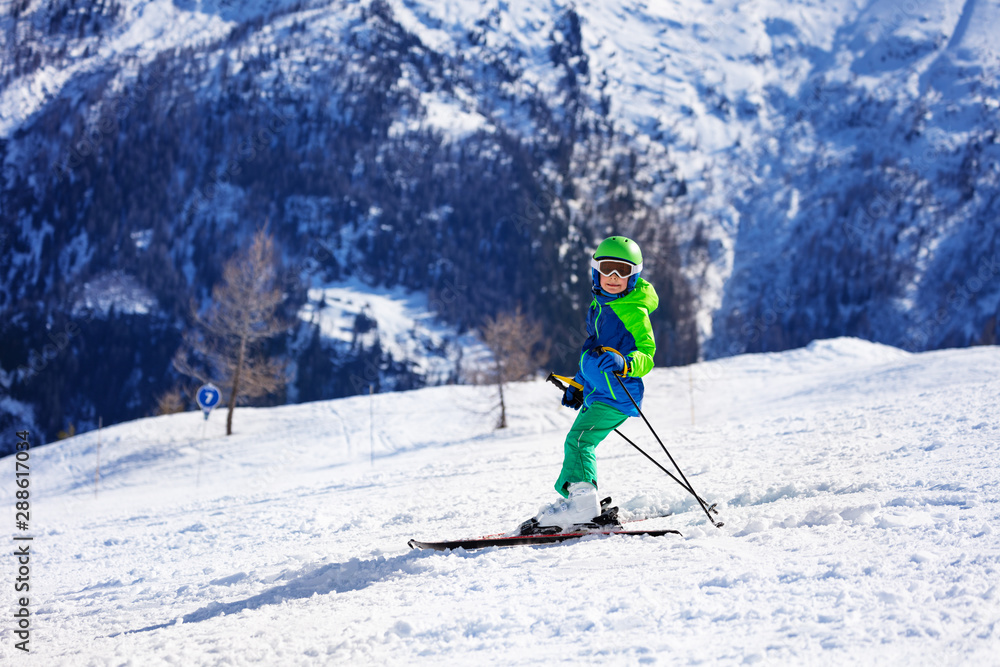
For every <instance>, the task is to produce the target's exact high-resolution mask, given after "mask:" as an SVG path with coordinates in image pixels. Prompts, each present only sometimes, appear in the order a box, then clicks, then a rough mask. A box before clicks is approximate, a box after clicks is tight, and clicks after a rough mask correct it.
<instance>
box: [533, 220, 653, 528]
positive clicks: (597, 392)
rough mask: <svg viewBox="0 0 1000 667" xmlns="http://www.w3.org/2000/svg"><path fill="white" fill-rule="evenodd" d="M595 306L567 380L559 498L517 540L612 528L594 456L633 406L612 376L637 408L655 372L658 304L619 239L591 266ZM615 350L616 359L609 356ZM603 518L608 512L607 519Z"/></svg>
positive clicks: (632, 250)
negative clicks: (568, 420)
mask: <svg viewBox="0 0 1000 667" xmlns="http://www.w3.org/2000/svg"><path fill="white" fill-rule="evenodd" d="M590 266H591V277H592V281H593V287H592V291H593V293H594V299H593V301H592V302H591V304H590V310H589V311H588V312H587V334H588V338H587V341H586V342H585V343H584V344H583V353H582V354H581V355H580V369H579V370H578V371H577V373H576V376H575V377H574V378H573V379H574V381H575V382H576V383H577V384H580V385H582V386H583V389H582V390H580V389H577V388H576V387H573V386H572V385H571V386H569V387H568V388H567V389H566V392H565V394H564V395H563V399H562V403H563V405H565V406H567V407H571V408H573V409H576V410H579V411H580V414H579V415H577V418H576V421H575V422H574V423H573V426H572V428H570V430H569V433H568V434H567V435H566V441H565V443H564V445H563V465H562V471H561V472H560V473H559V478H558V479H557V480H556V484H555V487H556V491H558V492H559V494H560V496H561V497H560V498H559V499H558V500H557V501H556V502H554V503H552V504H550V505H546V506H545V507H542V509H541V510H540V511H539V513H538V514H537V515H536V516H535V517H534V518H532V519H529V520H528V521H525V522H524V523H523V524H521V526H520V527H519V528H518V530H517V531H516V533H517V534H521V535H526V534H533V533H548V532H565V531H567V530H571V529H572V528H573V527H574V526H578V525H587V526H593V525H596V524H604V525H606V524H608V523H617V519H616V518H615V515H614V514H611V515H610V516H609V517H604V516H602V515H601V505H600V501H599V500H598V497H597V466H596V457H595V455H594V450H595V449H596V448H597V445H598V444H600V442H601V441H602V440H604V438H605V437H606V436H607V435H608V434H609V433H610V432H611V431H613V430H614V429H616V428H618V427H619V426H621V425H622V424H623V423H624V422H625V420H626V419H628V418H629V417H630V416H636V415H638V411H637V410H636V406H635V405H633V404H632V401H631V399H629V397H628V395H627V394H626V393H625V392H624V391H622V386H621V384H619V381H618V379H616V378H613V377H612V374H615V375H618V376H619V377H620V378H621V379H622V382H624V384H625V387H627V388H628V391H629V393H631V395H632V398H634V399H635V401H636V403H638V404H639V405H640V406H641V405H642V391H643V386H642V380H641V379H639V378H641V377H642V376H643V375H646V374H647V373H649V371H650V370H652V368H653V354H654V353H655V352H656V343H655V342H654V341H653V329H652V327H651V325H650V323H649V314H650V313H652V312H653V311H654V310H656V307H657V305H659V298H658V297H657V296H656V291H655V290H654V289H653V286H652V285H651V284H649V283H648V282H647V281H645V280H643V279H642V278H641V277H640V274H641V273H642V253H641V252H640V251H639V246H638V245H637V244H636V243H635V241H632V240H631V239H627V238H625V237H624V236H612V237H610V238H607V239H604V241H602V242H601V244H600V245H599V246H597V250H596V251H594V254H593V257H592V258H591V261H590ZM608 348H612V349H613V350H617V352H614V351H612V350H611V349H608ZM606 513H607V512H606Z"/></svg>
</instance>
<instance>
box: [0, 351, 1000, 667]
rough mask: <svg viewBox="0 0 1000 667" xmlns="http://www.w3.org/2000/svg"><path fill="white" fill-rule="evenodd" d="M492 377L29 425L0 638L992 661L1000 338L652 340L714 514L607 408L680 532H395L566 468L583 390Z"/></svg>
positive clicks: (650, 504) (451, 515)
mask: <svg viewBox="0 0 1000 667" xmlns="http://www.w3.org/2000/svg"><path fill="white" fill-rule="evenodd" d="M564 370H569V369H564ZM505 395H506V396H507V397H508V400H509V401H510V404H509V405H508V410H509V413H508V418H509V419H510V422H511V424H512V426H511V427H510V428H508V429H506V430H505V431H502V432H495V431H493V430H492V429H491V425H492V423H493V421H494V417H495V415H489V414H486V413H487V411H488V410H489V409H490V407H491V406H492V404H493V402H494V397H493V395H492V394H491V393H490V392H489V391H488V390H487V389H486V388H483V387H466V386H448V387H436V388H430V389H424V390H420V391H413V392H406V393H398V394H386V395H378V396H375V397H373V398H371V399H370V398H369V397H355V398H350V399H343V400H336V401H326V402H317V403H310V404H303V405H294V406H286V407H281V408H273V409H250V408H246V409H239V410H237V412H236V415H235V433H234V435H233V436H231V437H225V436H224V435H223V433H224V421H225V415H224V414H214V415H212V417H211V418H210V419H209V420H208V421H207V422H205V421H204V420H203V419H202V417H201V415H200V414H196V413H185V414H179V415H173V416H167V417H159V418H153V419H146V420H141V421H137V422H133V423H128V424H122V425H119V426H115V427H113V428H108V429H105V430H104V431H103V433H102V434H101V435H100V436H98V434H97V433H96V432H95V433H88V434H85V435H82V436H79V437H76V438H72V439H69V440H64V441H61V442H58V443H55V444H52V445H47V446H44V447H38V448H34V449H32V450H30V455H31V458H30V466H31V468H30V469H31V476H30V479H31V487H30V488H31V523H30V529H29V531H27V532H21V533H18V535H21V536H23V535H31V536H33V537H34V540H33V541H32V542H31V550H32V554H33V559H32V569H31V590H30V611H31V624H32V625H31V628H32V629H31V632H32V634H31V640H30V648H31V653H30V654H28V655H22V654H21V653H20V652H19V651H16V650H15V649H14V648H13V646H14V642H15V637H14V636H13V630H14V623H13V621H12V613H13V612H11V611H10V610H11V609H12V605H13V598H14V593H13V592H12V589H13V586H12V585H10V583H11V581H12V579H13V577H14V574H13V567H12V563H13V559H12V558H8V559H5V566H4V569H3V572H4V573H5V575H4V576H5V577H6V579H7V583H5V584H4V585H5V587H7V590H8V593H7V596H6V602H5V607H6V609H7V610H8V612H9V613H5V614H4V617H5V619H6V620H5V621H4V622H3V623H2V624H0V626H2V629H0V646H2V648H0V651H2V655H3V662H4V664H38V665H43V664H44V665H60V664H87V665H120V664H135V665H157V664H167V663H169V664H183V665H198V664H233V665H244V664H282V665H298V664H302V665H305V664H316V663H320V664H323V663H325V664H410V663H417V664H438V663H441V662H442V661H446V662H447V663H448V664H527V663H542V662H545V663H551V662H568V663H573V664H594V663H608V664H640V663H641V664H646V663H652V664H657V663H658V664H671V665H672V664H737V663H754V662H764V663H765V664H797V665H800V664H826V665H842V664H868V665H875V664H878V665H883V664H907V665H921V664H925V665H972V664H976V665H986V664H998V658H997V656H998V655H1000V626H998V620H1000V604H998V599H997V598H998V590H997V585H998V582H1000V577H998V569H1000V538H998V532H1000V524H998V514H1000V511H998V509H1000V508H998V504H997V498H998V495H1000V493H998V492H1000V473H998V470H1000V457H998V454H1000V416H998V411H997V396H998V395H1000V354H998V353H997V348H995V347H986V348H973V349H964V350H949V351H940V352H932V353H925V354H915V355H913V354H908V353H905V352H902V351H899V350H896V349H893V348H889V347H884V346H879V345H874V344H870V343H866V342H862V341H858V340H852V339H838V340H832V341H820V342H817V343H814V344H812V345H811V346H810V347H808V348H806V349H801V350H796V351H792V352H786V353H781V354H766V355H747V356H742V357H735V358H730V359H725V360H722V361H717V362H709V363H704V364H699V365H696V366H693V367H691V368H690V369H688V368H681V369H658V370H655V371H654V372H653V373H652V374H651V375H650V376H649V378H648V381H647V391H646V402H645V406H644V407H645V409H646V411H647V413H648V416H649V418H650V420H651V422H652V424H653V426H654V427H655V428H656V429H657V431H658V432H659V433H660V434H661V436H662V437H663V439H664V442H665V444H666V445H667V447H668V448H669V449H670V452H671V453H672V454H673V455H674V457H675V458H676V459H677V461H678V463H679V464H680V465H681V467H682V468H683V469H684V471H685V472H686V474H687V475H688V477H689V479H690V480H691V483H692V484H693V485H694V487H695V489H696V490H697V491H698V492H699V493H700V494H701V495H703V496H704V497H705V498H706V499H708V500H709V501H711V502H718V503H719V509H720V517H721V518H722V519H723V520H724V521H725V526H724V527H723V528H721V529H716V528H714V527H712V526H711V525H710V524H709V523H708V522H707V521H706V519H705V516H704V514H703V513H702V512H701V511H700V509H699V508H698V506H697V505H696V504H695V502H694V501H693V500H692V499H691V498H690V497H689V496H688V495H687V494H686V493H685V492H684V490H683V489H681V488H680V487H679V486H678V485H677V484H675V483H674V482H672V481H670V480H669V479H667V478H666V476H664V475H663V474H662V473H661V472H659V471H658V470H657V469H656V468H654V467H653V466H652V465H650V464H649V463H648V462H647V461H646V460H645V459H644V458H642V457H641V456H640V455H639V454H637V453H636V452H634V451H633V450H632V449H631V448H630V447H628V445H627V444H625V443H624V442H623V441H621V440H619V439H616V438H615V436H614V435H613V434H612V436H611V438H610V439H609V440H607V441H606V442H605V443H604V444H602V445H601V447H600V448H599V450H598V466H599V471H600V484H601V491H602V493H605V494H610V495H612V496H613V497H614V499H615V501H616V503H617V504H618V505H620V506H621V508H622V514H623V515H624V516H625V517H626V518H630V519H640V518H642V517H645V516H649V515H654V514H662V513H666V512H672V513H673V514H672V516H669V517H666V518H658V519H653V520H649V521H648V522H646V523H645V524H632V526H633V527H635V526H641V525H647V526H650V527H660V528H676V529H678V530H680V531H681V532H682V533H683V537H676V536H670V537H655V538H654V537H596V536H592V537H588V538H584V539H581V540H578V541H573V542H568V543H564V544H560V545H554V546H538V547H523V548H510V549H499V548H492V549H487V550H483V551H471V552H465V551H461V550H459V551H455V552H449V553H439V552H424V551H411V550H410V549H408V548H407V546H406V542H407V540H408V539H410V538H413V537H416V538H420V539H447V538H452V539H454V538H461V537H471V536H476V535H482V534H488V533H494V532H498V531H504V530H509V529H511V528H513V527H514V526H515V525H516V524H517V523H518V522H519V521H520V520H522V519H524V518H526V517H527V516H529V515H532V514H533V513H534V512H535V511H536V509H537V507H538V505H540V504H542V503H543V502H546V501H548V500H551V498H552V497H553V493H554V492H553V490H552V487H551V485H552V483H553V481H554V480H555V478H556V475H557V473H558V469H559V464H560V461H561V450H562V437H563V434H564V432H565V430H566V429H567V427H568V426H569V425H570V423H571V421H572V419H573V417H574V414H575V413H573V412H572V411H570V410H568V409H566V408H562V407H560V406H559V397H558V393H557V392H556V391H555V390H554V389H553V388H552V387H551V385H546V384H544V383H542V382H540V381H538V382H531V383H523V384H518V385H514V386H511V387H508V390H507V392H506V394H505ZM692 416H693V420H694V423H693V424H692ZM624 432H625V433H626V434H627V435H628V436H629V437H631V438H634V439H635V440H637V441H638V442H639V443H640V444H641V445H642V446H643V447H644V448H645V449H646V450H647V451H649V452H651V453H657V452H659V447H658V445H657V444H656V442H655V441H654V440H653V439H652V437H651V436H650V435H649V433H648V432H647V431H646V429H645V426H644V425H643V423H642V422H641V421H640V420H638V419H632V420H630V421H629V422H628V423H627V424H626V425H625V426H624ZM6 437H14V435H13V434H12V433H8V434H6ZM99 437H100V439H101V443H100V451H99V456H100V486H99V487H98V489H97V493H96V495H95V487H94V478H95V464H96V463H97V458H98V438H99ZM659 454H660V458H661V459H662V458H664V457H663V454H662V452H659ZM3 467H4V469H5V470H7V471H8V473H7V481H6V482H5V483H4V484H2V485H0V496H2V498H3V502H4V504H5V506H6V507H8V509H11V511H10V512H9V514H10V515H13V510H12V508H13V504H14V502H15V499H14V497H13V495H14V490H15V487H14V484H13V479H14V467H15V466H14V460H13V459H12V458H8V459H7V460H6V461H4V462H3ZM10 519H11V520H13V517H12V516H11V517H10ZM8 539H10V538H8ZM8 544H9V545H13V544H14V542H9V543H8Z"/></svg>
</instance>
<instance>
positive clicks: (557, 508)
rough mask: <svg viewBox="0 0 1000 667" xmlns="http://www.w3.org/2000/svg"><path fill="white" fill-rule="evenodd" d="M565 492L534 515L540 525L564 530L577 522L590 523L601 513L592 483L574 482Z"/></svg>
mask: <svg viewBox="0 0 1000 667" xmlns="http://www.w3.org/2000/svg"><path fill="white" fill-rule="evenodd" d="M567 492H568V494H569V495H568V497H567V498H560V499H559V500H557V501H556V502H554V503H552V504H551V505H546V506H545V507H543V508H542V509H541V511H539V512H538V514H537V515H535V520H536V521H538V525H539V526H540V527H542V528H545V527H549V526H555V527H558V528H559V530H560V531H561V532H566V531H568V530H569V529H571V528H572V527H573V526H575V525H577V524H584V523H592V522H593V521H594V519H595V518H596V517H597V516H598V515H599V514H600V513H601V503H600V501H599V500H598V499H597V488H596V487H595V486H594V485H593V484H588V483H587V482H576V483H574V484H570V485H569V488H568V489H567Z"/></svg>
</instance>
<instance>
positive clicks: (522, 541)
mask: <svg viewBox="0 0 1000 667" xmlns="http://www.w3.org/2000/svg"><path fill="white" fill-rule="evenodd" d="M588 535H604V536H607V535H649V536H651V537H660V536H663V535H680V532H679V531H676V530H588V531H582V532H578V533H556V534H555V535H514V536H510V537H504V536H496V535H491V536H488V537H474V538H471V539H467V540H452V541H448V542H421V541H420V540H410V541H409V542H407V544H409V545H410V548H411V549H434V550H435V551H448V550H450V549H466V550H472V549H485V548H487V547H522V546H529V545H534V544H555V543H557V542H565V541H567V540H575V539H578V538H581V537H587V536H588Z"/></svg>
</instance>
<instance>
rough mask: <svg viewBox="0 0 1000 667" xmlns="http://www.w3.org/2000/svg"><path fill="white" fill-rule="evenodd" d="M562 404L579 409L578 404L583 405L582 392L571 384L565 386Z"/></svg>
mask: <svg viewBox="0 0 1000 667" xmlns="http://www.w3.org/2000/svg"><path fill="white" fill-rule="evenodd" d="M562 404H563V405H565V406H566V407H567V408H573V409H574V410H579V409H580V406H581V405H583V392H582V391H580V390H579V389H577V388H576V387H574V386H573V385H570V386H568V387H566V391H565V392H563V398H562Z"/></svg>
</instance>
